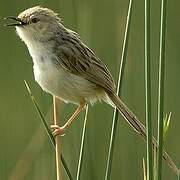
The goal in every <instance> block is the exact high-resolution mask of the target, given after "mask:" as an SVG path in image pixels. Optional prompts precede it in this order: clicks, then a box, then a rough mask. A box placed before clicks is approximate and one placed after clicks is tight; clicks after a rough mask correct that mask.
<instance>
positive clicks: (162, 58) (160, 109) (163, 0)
mask: <svg viewBox="0 0 180 180" xmlns="http://www.w3.org/2000/svg"><path fill="white" fill-rule="evenodd" d="M166 8H167V0H161V24H160V49H159V83H158V84H159V85H158V86H159V87H158V144H159V148H158V153H157V179H158V180H161V179H162V153H163V113H164V70H165V37H166Z"/></svg>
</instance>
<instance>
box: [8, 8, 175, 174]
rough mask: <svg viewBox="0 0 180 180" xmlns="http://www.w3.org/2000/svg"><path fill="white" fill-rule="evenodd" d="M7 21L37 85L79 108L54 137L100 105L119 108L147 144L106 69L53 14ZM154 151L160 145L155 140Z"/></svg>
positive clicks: (43, 11) (32, 11)
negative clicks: (28, 60) (92, 106)
mask: <svg viewBox="0 0 180 180" xmlns="http://www.w3.org/2000/svg"><path fill="white" fill-rule="evenodd" d="M7 19H11V20H14V21H15V23H11V24H8V26H15V27H16V32H17V34H18V36H19V37H20V39H21V40H22V41H23V42H24V43H25V44H26V46H27V48H28V50H29V53H30V55H31V57H32V60H33V71H34V78H35V81H36V82H37V83H38V84H39V85H40V87H41V88H42V89H43V90H44V91H45V92H47V93H50V94H52V95H53V96H56V97H58V98H59V99H61V100H62V101H65V102H66V103H73V104H75V105H77V109H76V110H75V112H74V113H73V114H72V116H71V117H70V119H69V120H68V121H67V122H66V123H65V124H64V125H63V126H62V127H59V126H58V125H52V126H51V127H52V128H53V129H54V135H55V136H57V135H59V134H62V132H63V131H64V130H66V129H67V128H68V127H69V126H70V125H71V123H72V122H73V121H74V119H76V117H77V116H78V114H79V113H80V112H81V111H82V110H83V109H84V108H85V106H86V104H88V103H90V104H94V103H95V102H97V101H104V102H105V103H107V104H109V105H111V106H112V107H116V108H117V109H118V111H119V112H120V114H121V115H122V116H123V117H124V119H125V120H126V121H127V122H128V124H129V125H130V126H131V127H132V128H133V129H134V130H135V131H136V132H137V133H138V134H139V135H140V136H141V137H142V138H143V139H144V140H146V138H147V134H146V128H145V126H144V125H143V124H142V123H141V121H140V120H139V119H138V118H137V117H136V116H135V114H134V113H133V112H132V111H131V110H130V109H129V108H128V107H127V106H126V105H125V103H124V102H123V101H122V100H121V99H120V98H119V97H118V95H117V94H116V86H115V82H114V79H113V77H112V75H111V73H110V71H109V70H108V68H107V66H106V65H105V64H104V63H103V62H102V61H101V59H100V58H99V57H98V56H97V55H96V54H95V53H94V51H93V50H91V49H90V48H89V47H88V46H87V45H85V43H83V41H82V40H81V38H80V36H79V34H77V33H76V32H74V31H72V30H70V29H68V28H67V27H66V26H65V25H64V24H63V23H62V20H61V18H60V17H59V16H58V14H57V13H55V12H54V11H53V10H51V9H49V8H45V7H41V6H35V7H32V8H29V9H26V10H24V11H23V12H21V13H20V14H19V15H18V16H17V17H16V16H9V17H7ZM152 144H153V148H154V150H157V148H158V143H157V141H156V139H155V138H154V137H153V138H152ZM163 158H164V159H165V161H166V162H167V163H168V165H169V166H170V167H171V168H172V169H173V170H174V171H176V173H177V171H178V170H177V167H176V165H175V164H174V162H173V161H172V159H171V158H170V157H169V155H168V154H167V153H166V152H165V151H164V152H163Z"/></svg>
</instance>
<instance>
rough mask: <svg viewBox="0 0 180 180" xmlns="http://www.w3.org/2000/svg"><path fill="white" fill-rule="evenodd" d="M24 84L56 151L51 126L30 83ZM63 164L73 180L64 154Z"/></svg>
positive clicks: (71, 179)
mask: <svg viewBox="0 0 180 180" xmlns="http://www.w3.org/2000/svg"><path fill="white" fill-rule="evenodd" d="M24 83H25V85H26V88H27V90H28V93H29V95H30V97H31V100H32V102H33V105H34V107H35V109H36V111H37V113H38V115H39V117H40V120H41V122H42V124H43V125H44V128H45V131H46V134H47V135H48V137H49V139H50V141H51V144H52V145H53V148H54V150H55V140H54V136H53V135H52V133H51V130H50V129H49V126H48V124H47V122H46V120H45V118H44V115H43V114H42V112H41V110H40V108H39V105H38V103H37V101H36V99H35V97H34V96H33V94H32V92H31V90H30V88H29V85H28V83H27V82H26V81H25V80H24ZM61 162H62V165H63V168H64V170H65V172H66V174H67V176H68V178H69V180H73V177H72V175H71V172H70V170H69V168H68V166H67V163H66V161H65V159H64V157H63V155H62V154H61Z"/></svg>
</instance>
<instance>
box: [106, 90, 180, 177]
mask: <svg viewBox="0 0 180 180" xmlns="http://www.w3.org/2000/svg"><path fill="white" fill-rule="evenodd" d="M107 94H108V96H109V98H110V99H111V101H112V102H113V103H114V104H115V106H116V108H117V109H118V111H119V112H120V113H121V115H122V116H123V117H124V118H125V120H126V121H127V122H128V123H129V124H130V126H131V127H132V128H133V129H134V130H135V131H136V132H137V133H138V134H139V135H140V136H141V137H142V138H143V139H144V140H145V141H146V128H145V126H144V125H143V124H142V123H141V122H140V121H139V120H138V118H137V117H136V116H135V115H134V114H133V113H132V112H131V111H130V110H129V109H128V108H127V107H126V105H125V104H124V103H123V102H122V101H121V99H120V98H119V97H118V96H117V95H116V94H113V93H107ZM152 143H153V149H154V150H155V151H157V149H158V143H157V141H156V139H155V138H154V137H153V138H152ZM163 159H164V160H165V162H166V163H167V164H168V165H169V167H170V168H171V169H172V170H173V171H174V172H175V173H176V174H177V175H178V174H179V169H178V168H177V166H176V165H175V163H174V162H173V161H172V159H171V158H170V156H169V155H168V154H167V153H166V152H165V151H163Z"/></svg>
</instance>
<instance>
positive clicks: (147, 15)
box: [144, 0, 153, 180]
mask: <svg viewBox="0 0 180 180" xmlns="http://www.w3.org/2000/svg"><path fill="white" fill-rule="evenodd" d="M144 29H145V49H144V50H145V52H144V53H145V99H146V128H147V180H153V163H152V162H153V152H152V122H151V121H152V119H151V62H150V61H151V59H150V44H151V43H150V0H145V27H144Z"/></svg>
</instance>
